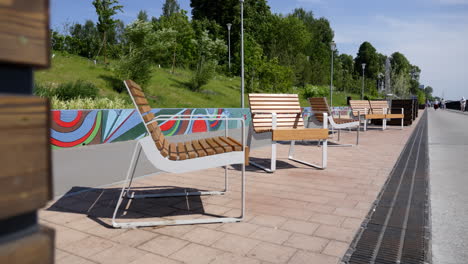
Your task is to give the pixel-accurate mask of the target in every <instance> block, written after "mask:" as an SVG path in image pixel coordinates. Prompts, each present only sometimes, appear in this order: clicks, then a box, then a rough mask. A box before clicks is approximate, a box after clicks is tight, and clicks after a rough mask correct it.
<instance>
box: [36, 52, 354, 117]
mask: <svg viewBox="0 0 468 264" xmlns="http://www.w3.org/2000/svg"><path fill="white" fill-rule="evenodd" d="M55 54H56V55H55V57H54V58H53V59H52V67H51V68H50V69H48V70H41V71H37V72H36V73H35V81H36V82H37V83H40V84H52V85H57V84H60V83H64V82H69V81H76V80H85V81H89V82H91V83H93V84H95V85H96V86H97V87H98V88H99V89H100V96H102V97H108V98H115V97H120V98H124V99H125V100H128V102H129V97H128V95H127V92H126V91H125V90H124V91H122V92H119V91H118V90H119V87H121V80H118V79H116V78H115V77H114V75H113V72H112V70H111V68H112V61H111V62H110V63H111V64H110V66H104V65H96V66H95V65H94V63H93V62H92V61H90V60H88V59H86V58H82V57H79V56H75V55H69V54H63V53H55ZM191 76H192V72H191V71H189V70H184V69H176V71H175V73H174V74H171V73H170V70H169V69H164V68H154V69H153V77H152V78H151V80H150V82H149V83H148V85H146V87H144V88H145V90H146V94H147V97H148V99H149V101H150V104H151V105H152V106H153V107H155V108H220V107H224V108H237V107H240V78H239V77H232V78H231V77H226V76H224V75H217V76H215V78H214V79H213V80H211V81H210V82H209V83H208V84H207V85H206V86H204V87H203V89H202V91H201V92H193V91H191V90H190V89H189V88H188V85H187V84H188V82H189V81H190V78H191ZM298 92H299V91H298ZM353 97H354V98H357V97H358V96H353ZM345 98H346V97H345V95H344V94H343V93H335V94H334V99H333V100H334V105H335V106H336V105H346V99H345ZM245 102H246V105H247V104H248V100H247V98H246V100H245ZM301 105H302V106H308V103H307V101H306V100H304V99H301Z"/></svg>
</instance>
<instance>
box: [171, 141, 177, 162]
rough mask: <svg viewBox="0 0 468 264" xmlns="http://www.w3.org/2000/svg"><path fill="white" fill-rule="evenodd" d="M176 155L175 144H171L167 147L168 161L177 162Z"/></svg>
mask: <svg viewBox="0 0 468 264" xmlns="http://www.w3.org/2000/svg"><path fill="white" fill-rule="evenodd" d="M178 156H179V155H178V154H177V147H176V144H174V143H171V144H170V145H169V159H170V160H177V158H178Z"/></svg>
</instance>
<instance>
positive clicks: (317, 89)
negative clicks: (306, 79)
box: [302, 85, 330, 100]
mask: <svg viewBox="0 0 468 264" xmlns="http://www.w3.org/2000/svg"><path fill="white" fill-rule="evenodd" d="M329 95H330V87H326V86H316V85H307V86H306V87H304V90H303V91H302V98H304V99H306V100H307V99H308V98H311V97H328V96H329Z"/></svg>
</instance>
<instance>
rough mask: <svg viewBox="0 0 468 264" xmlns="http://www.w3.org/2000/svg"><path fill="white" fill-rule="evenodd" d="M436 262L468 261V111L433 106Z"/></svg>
mask: <svg viewBox="0 0 468 264" xmlns="http://www.w3.org/2000/svg"><path fill="white" fill-rule="evenodd" d="M428 111H429V161H430V188H431V195H430V198H431V211H432V215H431V221H432V254H433V257H432V259H433V263H434V264H439V263H443V264H445V263H447V264H452V263H453V264H455V263H456V264H464V263H468V115H464V114H461V113H456V112H451V111H444V110H437V111H435V110H434V109H429V110H428Z"/></svg>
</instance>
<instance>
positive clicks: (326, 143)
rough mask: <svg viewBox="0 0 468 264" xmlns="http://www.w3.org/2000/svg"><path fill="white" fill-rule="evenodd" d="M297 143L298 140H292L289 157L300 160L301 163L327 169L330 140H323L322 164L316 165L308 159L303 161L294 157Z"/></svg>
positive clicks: (296, 160)
mask: <svg viewBox="0 0 468 264" xmlns="http://www.w3.org/2000/svg"><path fill="white" fill-rule="evenodd" d="M295 143H296V141H291V145H290V147H289V156H288V159H290V160H292V161H295V162H299V163H301V164H304V165H307V166H310V167H314V168H317V169H321V170H323V169H325V168H326V167H327V161H328V160H327V148H328V140H323V143H322V165H321V166H320V165H315V164H312V163H309V162H306V161H302V160H298V159H295V158H294V146H295Z"/></svg>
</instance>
